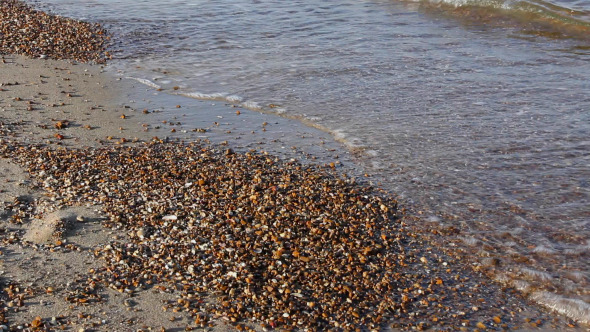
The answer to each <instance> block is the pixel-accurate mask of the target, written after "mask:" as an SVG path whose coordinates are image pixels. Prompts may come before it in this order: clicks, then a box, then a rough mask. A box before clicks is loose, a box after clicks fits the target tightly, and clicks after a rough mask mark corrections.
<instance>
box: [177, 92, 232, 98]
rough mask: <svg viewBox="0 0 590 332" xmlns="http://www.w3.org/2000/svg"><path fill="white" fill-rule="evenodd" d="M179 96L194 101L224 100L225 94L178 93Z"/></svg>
mask: <svg viewBox="0 0 590 332" xmlns="http://www.w3.org/2000/svg"><path fill="white" fill-rule="evenodd" d="M179 95H181V96H185V97H189V98H194V99H201V100H226V99H225V96H226V95H227V94H226V93H221V92H219V93H201V92H186V93H179Z"/></svg>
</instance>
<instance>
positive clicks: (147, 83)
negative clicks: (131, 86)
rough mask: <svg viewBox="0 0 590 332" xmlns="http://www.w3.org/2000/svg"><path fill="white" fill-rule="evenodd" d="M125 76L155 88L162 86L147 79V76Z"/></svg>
mask: <svg viewBox="0 0 590 332" xmlns="http://www.w3.org/2000/svg"><path fill="white" fill-rule="evenodd" d="M125 78H127V79H130V80H135V81H137V82H139V83H141V84H143V85H147V86H149V87H150V88H154V89H160V88H161V87H160V86H159V85H157V84H156V83H154V82H152V81H150V80H146V79H145V78H138V77H132V76H127V77H125Z"/></svg>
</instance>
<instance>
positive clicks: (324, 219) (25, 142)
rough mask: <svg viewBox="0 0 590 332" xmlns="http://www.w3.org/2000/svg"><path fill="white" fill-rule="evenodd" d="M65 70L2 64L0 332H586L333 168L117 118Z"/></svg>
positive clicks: (102, 78)
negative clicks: (495, 277) (500, 281)
mask: <svg viewBox="0 0 590 332" xmlns="http://www.w3.org/2000/svg"><path fill="white" fill-rule="evenodd" d="M48 19H51V18H48ZM99 52H103V50H102V49H100V50H99ZM101 54H103V53H101ZM32 57H34V58H32ZM54 58H57V57H54ZM61 58H63V59H52V58H51V57H45V56H43V58H42V59H40V58H39V54H34V53H33V54H29V55H15V54H2V61H1V63H0V143H1V147H0V157H1V158H0V170H1V172H0V204H1V205H0V243H2V246H1V247H0V286H1V287H0V290H1V292H0V331H2V332H4V331H54V330H66V331H189V330H202V329H205V330H211V331H226V330H236V329H237V330H257V331H262V330H270V329H279V330H310V331H322V330H329V329H333V330H392V331H397V330H435V331H438V330H444V331H457V330H465V331H475V330H477V331H486V330H531V329H534V330H571V331H576V330H579V331H583V330H586V329H587V327H585V326H580V325H578V323H576V322H574V321H572V320H570V319H567V318H564V317H562V316H559V315H556V314H554V313H551V312H549V311H548V310H546V309H544V308H540V307H537V306H534V305H532V304H531V303H530V302H529V301H527V300H526V299H525V298H524V297H523V296H522V295H520V293H518V292H517V291H515V290H514V289H511V288H506V287H504V286H502V285H499V284H496V283H494V282H492V281H491V280H490V279H489V278H488V277H487V276H486V275H485V273H484V272H485V271H484V269H481V268H480V267H477V266H473V265H472V264H471V262H470V261H469V260H468V259H467V258H466V257H465V256H464V255H463V254H462V252H461V250H460V249H456V248H441V247H438V246H437V244H438V243H444V240H442V239H443V238H444V237H445V236H447V235H448V234H452V233H454V232H459V230H456V229H442V230H434V229H424V228H422V227H419V226H418V225H417V224H416V222H418V221H417V218H415V217H412V216H408V215H406V214H405V213H404V209H403V207H398V204H397V202H396V201H395V199H394V198H393V197H392V196H391V194H390V193H384V192H381V191H380V190H378V189H375V188H373V187H371V186H370V185H369V183H368V182H367V181H365V180H361V181H356V180H355V179H354V178H352V177H345V176H343V175H342V173H343V171H346V170H345V169H342V167H341V166H340V160H339V159H336V158H337V157H336V158H335V159H333V161H331V162H326V163H323V164H321V165H309V162H310V160H311V161H313V158H310V159H309V160H306V161H305V162H301V163H300V161H298V160H285V159H282V158H277V157H276V156H273V155H272V154H267V153H260V152H256V151H251V152H246V151H245V150H247V149H244V147H239V146H238V143H239V142H241V141H240V140H235V141H233V142H232V141H230V142H223V144H220V143H218V142H215V143H210V142H209V141H208V140H205V139H201V140H200V139H199V137H198V135H199V128H184V127H181V126H179V127H178V130H177V129H175V127H172V129H171V127H169V126H165V125H162V121H166V120H162V119H163V118H162V116H159V115H158V114H157V112H156V113H155V112H153V109H147V108H145V109H144V108H138V107H135V106H136V105H132V106H130V105H128V104H126V103H125V100H127V101H128V96H129V93H131V92H129V90H130V89H133V88H134V87H133V86H132V84H130V83H129V82H128V81H125V80H121V78H120V77H117V76H114V75H112V74H107V73H105V72H104V66H107V65H106V64H96V63H95V64H85V63H81V62H79V61H76V59H73V58H72V59H68V58H67V57H66V56H65V55H64V56H63V57H61ZM103 58H104V57H103V56H96V57H92V56H88V55H85V57H84V58H81V59H77V60H87V59H103ZM135 89H137V87H135ZM126 98H127V99H126ZM183 107H185V106H184V105H183ZM228 113H232V114H233V113H236V112H235V110H228ZM204 114H205V115H204V116H206V113H204ZM242 119H248V118H247V117H243V118H242ZM207 121H208V122H209V123H214V122H216V121H219V120H218V119H217V118H214V119H207ZM281 121H283V120H281ZM277 123H278V122H277ZM159 124H160V125H161V127H160V125H159ZM166 124H168V123H166ZM245 126H246V127H247V128H250V127H251V128H258V129H260V131H261V132H262V129H264V130H266V127H267V125H266V124H265V125H262V124H259V123H256V124H253V123H250V124H247V125H245ZM268 127H269V128H270V127H272V126H270V125H269V126H268ZM279 127H280V126H278V125H277V126H275V129H270V130H269V131H272V130H277V131H280V130H278V129H276V128H279ZM214 128H217V127H215V126H214ZM183 129H184V130H183ZM208 130H209V129H208ZM211 130H220V131H221V130H224V131H229V130H227V129H224V128H223V126H222V129H211ZM249 130H250V129H249ZM250 131H252V132H254V130H250ZM274 135H278V134H277V133H275V134H274ZM168 136H170V137H172V138H173V139H170V140H168V139H166V137H168ZM314 139H315V138H314V137H311V138H307V140H314ZM271 140H272V139H269V140H268V141H266V143H268V144H270V142H271ZM181 141H182V142H181ZM311 145H312V144H310V146H311ZM247 147H251V146H249V145H248V146H247ZM326 149H329V147H328V148H326ZM295 150H296V149H295ZM491 264H493V263H491Z"/></svg>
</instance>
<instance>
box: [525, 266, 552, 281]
mask: <svg viewBox="0 0 590 332" xmlns="http://www.w3.org/2000/svg"><path fill="white" fill-rule="evenodd" d="M520 272H522V273H523V274H524V275H526V276H529V277H530V278H532V279H535V280H540V281H550V280H552V279H553V276H552V275H551V274H549V273H547V272H543V271H539V270H534V269H529V268H526V267H522V268H520Z"/></svg>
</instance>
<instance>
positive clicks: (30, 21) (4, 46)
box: [0, 0, 110, 63]
mask: <svg viewBox="0 0 590 332" xmlns="http://www.w3.org/2000/svg"><path fill="white" fill-rule="evenodd" d="M108 39H109V37H108V35H107V33H106V31H105V30H104V29H102V28H101V27H100V26H99V25H98V24H90V23H86V22H81V21H76V20H73V19H69V18H64V17H59V16H55V15H50V14H47V13H44V12H41V11H37V10H34V9H32V8H31V7H29V6H27V5H26V4H24V3H22V2H21V1H17V0H0V54H24V55H27V56H30V57H50V58H54V59H70V60H76V61H80V62H96V63H103V62H105V60H106V59H107V58H109V57H110V55H109V53H108V52H107V51H106V49H105V45H106V43H107V41H108Z"/></svg>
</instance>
